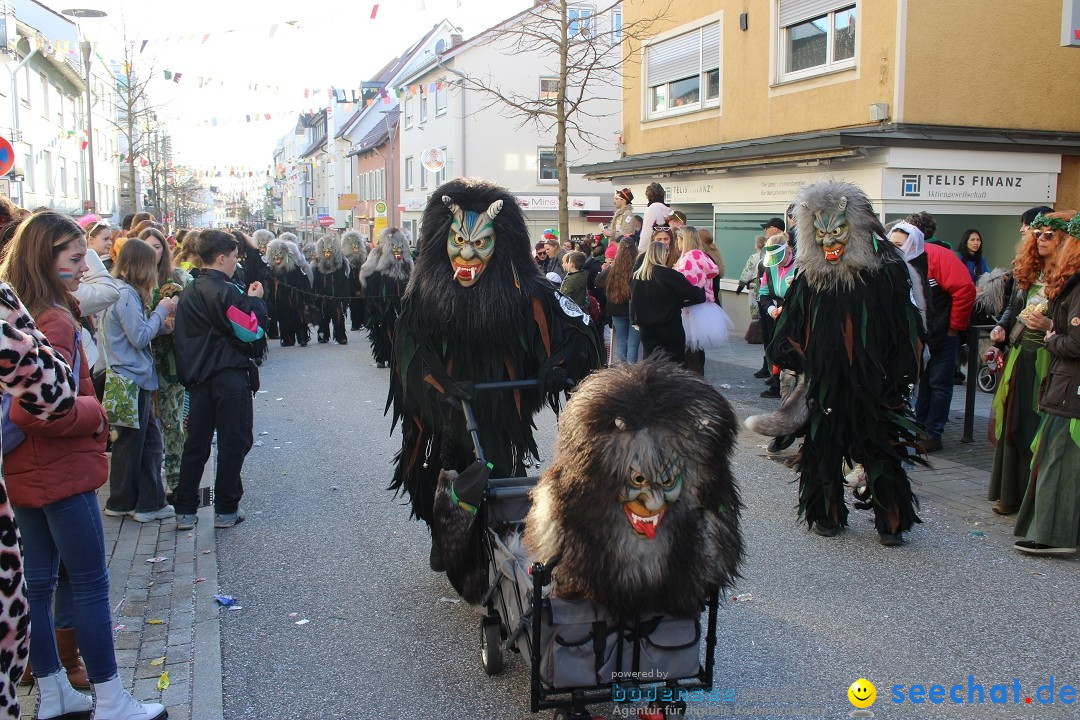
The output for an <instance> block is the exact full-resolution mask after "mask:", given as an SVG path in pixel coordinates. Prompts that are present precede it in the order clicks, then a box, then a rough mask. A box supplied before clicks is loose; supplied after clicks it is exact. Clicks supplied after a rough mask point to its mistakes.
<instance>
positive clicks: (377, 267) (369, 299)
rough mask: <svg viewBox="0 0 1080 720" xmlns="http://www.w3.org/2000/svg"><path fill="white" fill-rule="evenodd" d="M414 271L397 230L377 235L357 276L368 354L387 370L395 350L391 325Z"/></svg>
mask: <svg viewBox="0 0 1080 720" xmlns="http://www.w3.org/2000/svg"><path fill="white" fill-rule="evenodd" d="M412 271H413V257H412V253H411V252H409V243H408V242H407V241H406V240H405V234H404V233H402V232H401V231H400V230H398V229H397V228H386V229H385V230H383V231H382V232H381V233H379V243H378V245H376V246H375V248H374V249H373V250H372V251H371V252H370V253H369V254H368V257H367V260H365V261H364V264H363V265H361V266H360V272H359V273H358V275H357V278H358V280H359V281H360V292H361V293H362V294H363V296H364V304H365V305H366V310H367V322H366V323H365V324H366V325H367V329H368V339H369V340H370V341H371V354H372V355H373V356H374V358H375V362H376V364H377V365H378V366H379V367H386V365H387V364H388V363H389V362H390V355H391V354H392V353H393V350H394V324H395V323H396V322H397V319H398V315H399V314H400V313H401V298H402V297H403V296H404V295H405V288H406V287H407V286H408V284H409V276H410V275H412Z"/></svg>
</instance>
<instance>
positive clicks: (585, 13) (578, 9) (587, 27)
mask: <svg viewBox="0 0 1080 720" xmlns="http://www.w3.org/2000/svg"><path fill="white" fill-rule="evenodd" d="M566 19H567V20H568V21H569V24H568V25H567V28H566V35H567V37H571V38H576V37H579V36H580V37H589V35H591V34H592V22H593V8H591V7H588V6H584V5H578V6H572V7H568V8H567V9H566Z"/></svg>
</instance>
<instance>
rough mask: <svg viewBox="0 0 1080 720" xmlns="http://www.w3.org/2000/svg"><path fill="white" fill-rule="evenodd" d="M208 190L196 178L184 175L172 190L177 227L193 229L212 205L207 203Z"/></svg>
mask: <svg viewBox="0 0 1080 720" xmlns="http://www.w3.org/2000/svg"><path fill="white" fill-rule="evenodd" d="M206 193H207V189H206V188H205V187H204V186H203V185H202V183H200V182H199V181H198V180H197V179H196V178H195V177H193V176H191V175H184V176H182V177H180V178H178V179H177V180H176V182H175V184H174V185H173V188H172V196H173V212H174V213H175V219H176V223H175V227H178V228H181V227H191V226H192V225H193V224H194V223H195V221H196V220H197V219H198V218H199V216H200V215H202V214H203V213H204V212H206V211H207V210H208V209H209V208H210V205H209V204H208V203H207V202H206V201H205V198H206Z"/></svg>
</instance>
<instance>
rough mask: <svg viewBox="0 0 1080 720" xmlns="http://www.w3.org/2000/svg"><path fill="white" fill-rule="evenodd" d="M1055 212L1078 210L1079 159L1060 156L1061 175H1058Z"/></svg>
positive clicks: (1079, 208) (1079, 194)
mask: <svg viewBox="0 0 1080 720" xmlns="http://www.w3.org/2000/svg"><path fill="white" fill-rule="evenodd" d="M1053 205H1054V209H1055V210H1080V157H1078V156H1076V155H1062V156H1061V174H1060V175H1058V185H1057V200H1056V201H1055V202H1054V203H1053Z"/></svg>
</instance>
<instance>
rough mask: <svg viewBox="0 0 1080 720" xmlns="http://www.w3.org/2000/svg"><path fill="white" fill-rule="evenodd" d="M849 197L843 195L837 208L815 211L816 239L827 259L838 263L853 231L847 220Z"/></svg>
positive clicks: (831, 263) (832, 262)
mask: <svg viewBox="0 0 1080 720" xmlns="http://www.w3.org/2000/svg"><path fill="white" fill-rule="evenodd" d="M846 210H847V198H846V197H841V198H840V203H839V205H838V206H837V207H836V208H835V209H830V208H826V209H823V210H815V211H814V240H815V242H816V243H817V244H818V246H820V248H821V252H822V254H823V255H824V256H825V261H826V262H828V263H829V264H830V265H836V264H837V263H839V262H840V258H841V257H842V256H843V255H844V251H845V250H847V244H848V238H849V237H850V235H851V233H850V231H849V229H848V221H847V213H846V212H845V211H846Z"/></svg>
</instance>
